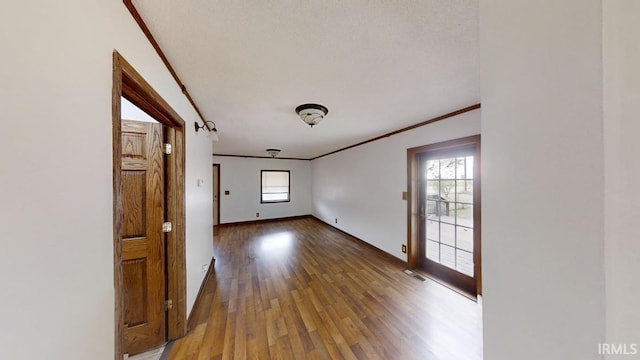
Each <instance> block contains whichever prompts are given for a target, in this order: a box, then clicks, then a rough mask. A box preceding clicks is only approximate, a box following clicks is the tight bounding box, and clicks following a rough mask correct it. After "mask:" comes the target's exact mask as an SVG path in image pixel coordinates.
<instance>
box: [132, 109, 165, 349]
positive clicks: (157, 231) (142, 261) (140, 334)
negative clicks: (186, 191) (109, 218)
mask: <svg viewBox="0 0 640 360" xmlns="http://www.w3.org/2000/svg"><path fill="white" fill-rule="evenodd" d="M162 139H163V134H162V125H161V124H158V123H148V122H138V121H130V120H122V208H123V221H122V272H123V280H124V283H123V284H124V286H123V288H124V289H123V290H124V318H125V320H124V321H125V352H127V353H129V354H130V355H132V354H136V353H139V352H143V351H145V350H147V349H150V348H153V347H155V346H158V345H161V344H162V343H164V342H165V339H166V336H165V326H166V325H165V322H166V316H165V311H164V300H165V298H166V290H165V245H164V233H163V232H162V223H163V219H164V217H165V212H164V186H165V184H164V162H163V156H164V155H163V153H162V143H163V141H162Z"/></svg>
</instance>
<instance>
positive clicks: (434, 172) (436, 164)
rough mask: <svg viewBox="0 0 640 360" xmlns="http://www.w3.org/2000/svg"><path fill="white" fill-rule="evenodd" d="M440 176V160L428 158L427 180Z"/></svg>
mask: <svg viewBox="0 0 640 360" xmlns="http://www.w3.org/2000/svg"><path fill="white" fill-rule="evenodd" d="M439 178H440V160H427V180H434V179H439Z"/></svg>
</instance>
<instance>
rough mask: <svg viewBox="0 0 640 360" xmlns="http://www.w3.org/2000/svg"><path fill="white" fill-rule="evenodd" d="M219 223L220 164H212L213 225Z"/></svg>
mask: <svg viewBox="0 0 640 360" xmlns="http://www.w3.org/2000/svg"><path fill="white" fill-rule="evenodd" d="M218 224H220V164H213V226H216V225H218Z"/></svg>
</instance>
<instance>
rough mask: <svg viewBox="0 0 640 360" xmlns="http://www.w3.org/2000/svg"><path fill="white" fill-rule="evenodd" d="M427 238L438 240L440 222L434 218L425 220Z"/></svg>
mask: <svg viewBox="0 0 640 360" xmlns="http://www.w3.org/2000/svg"><path fill="white" fill-rule="evenodd" d="M426 227H427V239H429V240H433V241H440V223H439V222H437V221H434V220H427V223H426Z"/></svg>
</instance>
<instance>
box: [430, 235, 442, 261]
mask: <svg viewBox="0 0 640 360" xmlns="http://www.w3.org/2000/svg"><path fill="white" fill-rule="evenodd" d="M427 259H429V260H432V261H435V262H440V245H439V244H438V243H437V242H435V241H431V240H427Z"/></svg>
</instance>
